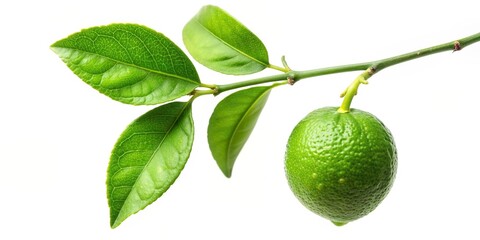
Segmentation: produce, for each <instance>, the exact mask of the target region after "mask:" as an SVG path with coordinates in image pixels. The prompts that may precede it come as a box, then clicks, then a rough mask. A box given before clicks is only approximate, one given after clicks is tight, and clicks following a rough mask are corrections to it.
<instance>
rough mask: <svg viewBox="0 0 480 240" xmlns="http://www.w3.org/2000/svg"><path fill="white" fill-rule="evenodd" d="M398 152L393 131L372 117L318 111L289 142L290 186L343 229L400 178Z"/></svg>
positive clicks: (330, 109)
mask: <svg viewBox="0 0 480 240" xmlns="http://www.w3.org/2000/svg"><path fill="white" fill-rule="evenodd" d="M396 169H397V151H396V147H395V143H394V140H393V137H392V134H391V133H390V131H389V130H388V129H387V128H386V127H385V125H383V123H382V122H381V121H380V120H378V119H377V118H376V117H375V116H373V115H372V114H370V113H368V112H364V111H361V110H357V109H351V110H350V112H348V113H339V112H337V108H335V107H326V108H320V109H317V110H315V111H313V112H311V113H310V114H308V115H307V116H306V117H305V118H304V119H303V120H301V121H300V122H299V123H298V124H297V126H296V127H295V128H294V130H293V132H292V133H291V135H290V138H289V139H288V144H287V150H286V154H285V171H286V176H287V180H288V184H289V185H290V188H291V190H292V192H293V193H294V195H295V196H296V197H297V198H298V199H299V200H300V202H301V203H302V204H303V205H304V206H305V207H306V208H308V209H309V210H311V211H312V212H314V213H316V214H318V215H320V216H322V217H324V218H326V219H329V220H330V221H332V222H333V223H334V224H335V225H338V226H341V225H344V224H346V223H348V222H351V221H353V220H356V219H358V218H361V217H363V216H365V215H367V214H369V213H370V212H371V211H373V210H374V209H375V208H376V207H377V206H378V204H379V203H380V202H381V201H382V200H383V199H384V198H385V197H386V195H387V194H388V192H389V190H390V188H391V186H392V184H393V181H394V179H395V174H396Z"/></svg>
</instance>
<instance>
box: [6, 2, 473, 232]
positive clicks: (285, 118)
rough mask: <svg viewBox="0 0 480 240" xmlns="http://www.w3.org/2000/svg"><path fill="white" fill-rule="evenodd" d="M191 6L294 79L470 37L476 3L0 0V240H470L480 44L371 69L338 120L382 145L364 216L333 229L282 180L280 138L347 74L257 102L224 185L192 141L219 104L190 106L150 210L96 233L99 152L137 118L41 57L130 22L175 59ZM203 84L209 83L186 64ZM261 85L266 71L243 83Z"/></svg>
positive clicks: (101, 224) (102, 197) (330, 98)
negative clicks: (389, 181)
mask: <svg viewBox="0 0 480 240" xmlns="http://www.w3.org/2000/svg"><path fill="white" fill-rule="evenodd" d="M205 4H215V5H218V6H220V7H222V8H224V9H225V10H226V11H228V12H229V13H231V14H232V15H233V16H235V17H236V18H237V19H239V20H240V21H241V22H243V23H244V24H245V25H246V26H248V27H249V28H250V29H251V30H252V31H253V32H254V33H256V34H257V35H258V36H259V37H260V38H261V39H262V41H263V42H264V44H265V45H266V46H267V48H268V49H269V54H270V59H271V62H272V63H274V64H277V65H280V64H281V63H280V57H281V56H282V55H286V56H287V61H288V62H289V64H290V66H291V67H292V68H294V69H297V70H303V69H311V68H318V67H327V66H334V65H339V64H349V63H356V62H363V61H370V60H375V59H381V58H385V57H390V56H394V55H397V54H401V53H405V52H409V51H413V50H417V49H420V48H423V47H428V46H433V45H436V44H440V43H444V42H448V41H453V40H455V39H457V38H461V37H465V36H468V35H470V34H473V33H476V32H477V31H479V30H480V27H479V26H480V24H479V23H480V15H479V14H478V7H477V5H476V4H477V1H470V2H469V1H418V0H414V1H411V0H404V1H398V2H391V1H390V2H389V1H371V0H364V1H306V0H296V1H260V0H254V1H250V0H248V1H247V0H243V1H220V0H218V1H214V0H210V1H143V0H135V1H100V0H95V1H91V0H84V1H52V0H46V1H33V0H32V1H28V0H27V1H2V2H1V3H0V31H1V32H0V43H1V44H0V70H1V73H0V82H1V85H0V104H1V108H0V189H1V191H0V239H115V240H117V239H119V240H120V239H275V238H277V239H391V240H393V239H438V238H442V239H479V238H480V230H479V228H478V224H479V223H480V220H479V218H478V216H479V215H480V204H478V203H479V202H480V197H479V187H478V185H479V181H480V180H479V169H480V159H479V154H478V149H479V147H480V146H479V143H480V141H479V138H478V136H480V127H479V124H478V123H479V122H480V117H479V116H478V114H477V112H478V110H477V109H478V106H477V105H478V103H479V99H478V91H479V90H478V89H480V83H479V82H480V44H477V45H472V46H469V47H468V48H465V49H464V50H462V51H459V52H455V53H451V52H445V53H440V54H437V55H434V56H430V57H426V58H422V59H418V60H415V61H412V62H408V63H404V64H401V65H397V66H394V67H391V68H389V69H386V70H384V71H382V72H380V73H378V74H377V75H375V76H374V77H372V78H371V79H370V84H369V85H364V86H361V88H360V91H359V95H358V96H357V97H356V98H355V100H354V103H353V107H355V108H360V109H363V110H365V111H369V112H371V113H373V114H375V115H376V116H377V117H378V118H380V119H381V120H382V121H383V122H384V123H385V124H386V125H387V126H388V127H389V128H390V130H391V131H392V132H393V134H394V137H395V140H396V143H397V148H398V152H399V168H398V174H397V178H396V182H395V184H394V187H393V189H392V191H391V192H390V194H389V195H388V197H387V198H386V199H385V200H384V202H382V204H381V205H380V206H379V207H378V208H377V209H376V210H375V211H374V212H372V213H371V214H370V215H368V216H366V217H364V218H362V219H360V220H357V221H355V222H352V223H349V224H347V225H346V226H344V227H336V226H334V225H333V224H331V223H330V222H329V221H327V220H325V219H323V218H321V217H318V216H316V215H315V214H313V213H311V212H309V211H308V210H306V209H305V208H304V207H303V206H302V205H301V204H300V203H299V202H298V201H297V200H296V199H295V197H294V196H293V194H292V193H291V192H290V190H289V188H288V185H287V182H286V179H285V176H284V171H283V155H284V151H285V150H284V149H285V144H286V141H287V138H288V136H289V133H290V131H291V129H292V128H293V127H294V126H295V124H296V123H297V122H298V121H299V120H300V119H301V118H303V117H304V115H306V114H307V113H308V112H310V111H312V110H314V109H316V108H319V107H322V106H337V105H339V104H340V102H341V99H339V98H338V95H339V93H340V92H341V91H343V89H344V88H345V87H346V86H347V85H348V84H349V83H350V82H351V81H352V80H353V78H354V77H355V76H356V75H357V74H358V73H344V74H337V75H330V76H323V77H318V78H313V79H309V80H304V81H302V82H299V83H298V84H297V85H295V86H293V87H290V86H284V87H281V88H277V89H275V91H274V92H272V94H271V96H270V99H269V102H268V103H267V105H266V108H265V109H264V111H263V112H262V115H261V117H260V119H259V121H258V124H257V126H256V129H255V131H254V133H253V134H252V136H251V137H250V140H249V142H248V143H247V144H246V145H245V147H244V150H243V152H242V153H241V154H240V156H239V158H238V159H237V163H236V166H235V169H234V172H233V176H232V178H231V179H227V178H225V177H223V175H222V173H221V172H220V170H219V169H218V168H217V166H216V164H215V162H214V160H213V159H212V157H211V155H210V153H209V150H208V145H207V140H206V129H207V123H208V118H209V115H210V113H211V112H212V110H213V108H214V106H215V104H216V103H217V102H218V101H219V100H220V99H221V98H223V97H225V96H226V95H220V96H218V97H216V98H213V97H211V96H206V97H201V98H199V99H197V101H196V102H195V103H194V120H195V127H196V132H195V134H196V135H195V143H194V146H193V151H192V154H191V157H190V160H189V162H188V163H187V165H186V167H185V169H184V171H183V172H182V174H181V175H180V177H179V178H178V180H177V181H176V183H175V184H174V185H173V186H172V187H171V188H170V190H169V191H168V192H167V193H166V194H164V196H163V197H161V198H160V199H159V200H158V201H156V202H155V203H154V204H152V205H151V206H149V207H147V208H146V209H145V210H144V211H141V212H139V213H138V214H136V215H134V216H132V217H130V218H129V219H127V220H126V221H125V222H124V223H123V224H122V225H121V226H120V227H118V228H117V229H115V230H111V229H110V227H109V214H108V206H107V199H106V191H105V178H106V169H107V165H108V159H109V155H110V151H111V148H112V146H113V144H114V143H115V141H116V138H117V137H118V136H119V134H120V133H121V132H122V131H123V129H124V128H125V127H126V126H127V124H128V123H129V122H131V121H132V120H133V119H135V118H136V117H137V116H139V115H141V114H142V113H143V112H145V111H147V110H148V109H150V108H151V107H134V106H129V105H125V104H121V103H118V102H115V101H113V100H111V99H109V98H108V97H105V96H103V95H101V94H99V93H98V92H96V91H95V90H94V89H92V88H91V87H89V86H88V85H87V84H85V83H83V82H82V81H81V80H80V79H79V78H77V77H76V76H75V75H74V74H73V73H72V72H71V71H70V70H69V69H68V68H67V67H66V66H65V64H64V63H63V62H61V60H60V59H59V58H58V57H57V56H56V55H55V54H54V53H53V52H52V51H51V50H50V49H49V46H50V45H51V44H52V43H53V42H55V41H57V40H59V39H61V38H64V37H67V36H68V35H70V34H72V33H74V32H77V31H79V30H80V29H82V28H87V27H91V26H96V25H104V24H109V23H113V22H131V23H139V24H143V25H147V26H149V27H151V28H153V29H155V30H157V31H159V32H162V33H164V34H165V35H167V36H169V37H170V38H171V40H173V41H174V42H176V43H177V44H178V45H179V46H180V47H181V48H182V49H185V48H184V46H183V44H182V40H181V30H182V27H183V25H184V24H185V23H186V22H187V21H188V20H189V19H190V18H191V17H192V16H193V15H194V14H196V12H197V11H198V10H199V9H200V7H201V6H203V5H205ZM196 66H197V69H198V72H199V74H200V76H201V79H202V81H203V82H205V83H218V84H222V83H228V82H232V81H236V80H241V79H247V78H248V77H238V78H237V77H232V76H223V75H220V74H217V73H213V72H212V71H210V70H208V69H206V68H204V67H203V66H201V65H198V64H196ZM268 74H276V72H275V71H273V70H267V71H265V72H262V73H260V74H258V75H257V76H263V75H268Z"/></svg>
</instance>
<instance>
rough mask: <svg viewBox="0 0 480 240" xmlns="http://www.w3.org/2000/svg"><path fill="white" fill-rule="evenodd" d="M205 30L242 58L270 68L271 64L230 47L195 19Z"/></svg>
mask: <svg viewBox="0 0 480 240" xmlns="http://www.w3.org/2000/svg"><path fill="white" fill-rule="evenodd" d="M194 20H195V21H196V22H197V23H198V24H199V25H200V26H201V27H202V28H203V29H205V31H206V32H208V33H210V35H212V36H213V37H214V38H215V39H217V40H218V41H219V42H221V43H223V44H225V45H226V46H227V47H230V48H231V49H233V50H235V51H237V52H238V53H240V54H241V55H242V56H244V57H246V58H248V59H250V60H252V61H254V62H256V63H259V64H260V65H262V66H264V67H268V66H269V63H264V62H262V61H260V60H258V59H256V58H254V57H252V56H250V55H248V54H246V53H245V52H243V51H241V50H239V49H237V48H236V47H234V46H232V45H230V44H229V43H228V42H225V41H224V40H222V39H221V38H220V37H218V36H217V35H215V34H214V33H213V32H212V31H210V29H208V28H207V27H206V26H204V25H203V24H202V23H201V22H200V21H199V20H198V19H196V18H195V19H194Z"/></svg>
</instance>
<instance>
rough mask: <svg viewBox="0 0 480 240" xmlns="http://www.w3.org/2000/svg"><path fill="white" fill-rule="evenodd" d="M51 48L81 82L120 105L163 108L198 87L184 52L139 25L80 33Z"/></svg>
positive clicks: (112, 26) (191, 65)
mask: <svg viewBox="0 0 480 240" xmlns="http://www.w3.org/2000/svg"><path fill="white" fill-rule="evenodd" d="M51 48H52V50H53V51H54V52H55V53H56V54H57V55H58V56H60V58H61V59H62V60H63V61H64V62H65V63H66V64H67V66H68V67H69V68H70V69H71V70H72V71H73V72H74V73H75V74H76V75H77V76H78V77H80V78H81V79H82V80H83V81H84V82H86V83H87V84H89V85H90V86H92V87H93V88H95V89H97V90H98V91H100V92H101V93H103V94H105V95H107V96H109V97H110V98H112V99H114V100H117V101H120V102H123V103H128V104H133V105H149V104H158V103H163V102H167V101H170V100H173V99H176V98H178V97H181V96H184V95H186V94H188V93H190V92H191V91H192V90H193V89H195V88H196V87H197V86H199V84H200V79H199V77H198V74H197V72H196V70H195V67H194V66H193V64H192V62H191V61H190V59H188V57H187V56H186V55H185V54H184V53H183V51H182V50H180V48H178V47H177V46H176V45H175V44H174V43H173V42H172V41H170V40H169V39H168V38H167V37H165V36H164V35H163V34H161V33H158V32H156V31H154V30H152V29H150V28H147V27H144V26H141V25H135V24H111V25H107V26H101V27H92V28H88V29H84V30H82V31H81V32H78V33H75V34H72V35H70V36H69V37H67V38H65V39H62V40H60V41H58V42H56V43H54V44H53V45H52V46H51Z"/></svg>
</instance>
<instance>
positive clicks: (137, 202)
mask: <svg viewBox="0 0 480 240" xmlns="http://www.w3.org/2000/svg"><path fill="white" fill-rule="evenodd" d="M193 134H194V131H193V119H192V111H191V104H190V103H185V102H172V103H168V104H166V105H162V106H160V107H157V108H155V109H153V110H150V111H149V112H147V113H145V114H144V115H142V116H141V117H139V118H138V119H136V120H135V121H133V122H132V123H131V124H130V125H129V126H128V127H127V129H125V131H124V132H123V133H122V134H121V136H120V138H119V139H118V141H117V143H116V144H115V147H114V149H113V151H112V155H111V158H110V163H109V166H108V172H107V197H108V204H109V206H110V225H111V227H112V228H115V227H117V226H118V225H120V223H122V222H123V221H124V220H125V219H126V218H128V217H129V216H130V215H132V214H134V213H137V212H138V211H140V210H142V209H144V208H145V207H146V206H148V205H149V204H151V203H152V202H154V201H155V200H157V199H158V198H159V197H160V196H161V195H162V194H163V193H164V192H165V191H167V190H168V188H169V187H170V185H172V184H173V182H174V181H175V179H177V177H178V175H179V174H180V172H181V171H182V169H183V167H184V166H185V163H186V162H187V159H188V157H189V155H190V151H191V149H192V143H193Z"/></svg>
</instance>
